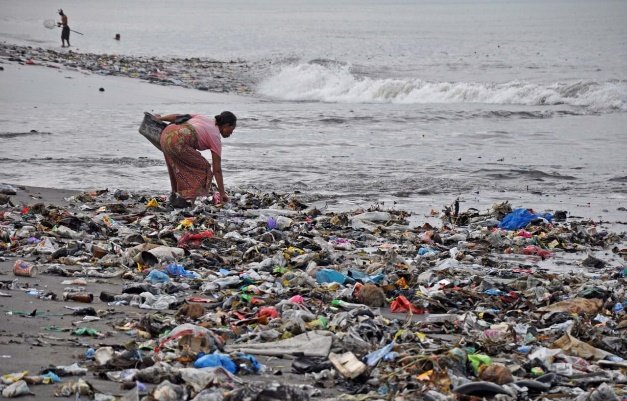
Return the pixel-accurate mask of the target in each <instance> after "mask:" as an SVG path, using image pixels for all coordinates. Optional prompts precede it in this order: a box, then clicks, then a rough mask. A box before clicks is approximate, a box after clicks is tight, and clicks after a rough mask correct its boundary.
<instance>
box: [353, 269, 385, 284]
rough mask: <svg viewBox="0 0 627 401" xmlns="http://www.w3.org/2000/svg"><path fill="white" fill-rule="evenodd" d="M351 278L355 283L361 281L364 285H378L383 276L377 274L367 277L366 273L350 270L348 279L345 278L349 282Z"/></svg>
mask: <svg viewBox="0 0 627 401" xmlns="http://www.w3.org/2000/svg"><path fill="white" fill-rule="evenodd" d="M351 277H352V278H353V279H355V280H357V281H361V282H362V283H364V284H368V283H374V284H379V283H381V282H382V281H383V279H384V278H385V274H383V273H379V274H373V275H371V276H369V275H367V274H366V273H363V272H360V271H359V270H350V277H347V278H348V279H349V280H350V278H351Z"/></svg>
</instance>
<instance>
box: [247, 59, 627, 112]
mask: <svg viewBox="0 0 627 401" xmlns="http://www.w3.org/2000/svg"><path fill="white" fill-rule="evenodd" d="M258 91H259V93H260V94H262V95H265V96H270V97H275V98H279V99H284V100H291V101H319V102H331V103H333V102H337V103H399V104H419V103H486V104H503V105H529V106H544V105H569V106H577V107H583V108H585V109H587V110H589V111H592V112H602V111H627V82H624V81H608V82H594V81H576V82H556V83H553V84H547V85H542V84H534V83H529V82H521V81H510V82H505V83H500V84H497V83H481V82H429V81H424V80H421V79H373V78H369V77H361V76H358V75H356V74H354V73H352V72H351V70H350V67H349V66H345V65H334V64H320V63H301V64H293V65H288V66H284V67H282V68H281V70H280V71H278V72H277V73H276V74H274V75H272V76H270V77H268V78H266V79H265V80H263V81H262V82H261V83H260V84H259V86H258ZM538 117H539V116H538V115H536V114H532V115H530V116H529V118H538ZM540 117H541V116H540Z"/></svg>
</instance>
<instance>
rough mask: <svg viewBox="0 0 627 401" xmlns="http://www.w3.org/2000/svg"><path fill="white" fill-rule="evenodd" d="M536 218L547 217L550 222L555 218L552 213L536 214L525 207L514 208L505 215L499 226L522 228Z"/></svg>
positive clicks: (509, 228) (506, 228) (514, 228)
mask: <svg viewBox="0 0 627 401" xmlns="http://www.w3.org/2000/svg"><path fill="white" fill-rule="evenodd" d="M536 219H545V220H547V221H549V222H550V221H551V220H552V219H553V215H552V214H551V213H544V214H535V213H531V212H530V211H529V210H528V209H524V208H519V209H514V210H513V211H512V212H511V213H509V214H508V215H506V216H505V217H503V220H501V222H500V223H499V228H504V229H505V230H520V229H521V228H525V227H527V225H528V224H529V223H531V222H532V221H533V220H536Z"/></svg>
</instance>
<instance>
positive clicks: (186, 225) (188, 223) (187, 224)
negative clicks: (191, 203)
mask: <svg viewBox="0 0 627 401" xmlns="http://www.w3.org/2000/svg"><path fill="white" fill-rule="evenodd" d="M193 228H194V219H193V218H190V217H188V218H186V219H183V220H181V221H180V223H179V225H178V226H177V227H176V229H177V230H184V229H193Z"/></svg>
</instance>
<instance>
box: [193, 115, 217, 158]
mask: <svg viewBox="0 0 627 401" xmlns="http://www.w3.org/2000/svg"><path fill="white" fill-rule="evenodd" d="M187 123H188V124H192V125H193V126H194V128H195V129H196V134H197V139H198V150H207V149H210V150H211V151H212V152H213V153H215V154H216V155H218V156H220V157H222V135H220V130H219V129H218V126H217V125H216V120H215V119H213V118H209V117H206V116H203V115H201V114H192V118H191V119H189V121H187Z"/></svg>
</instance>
